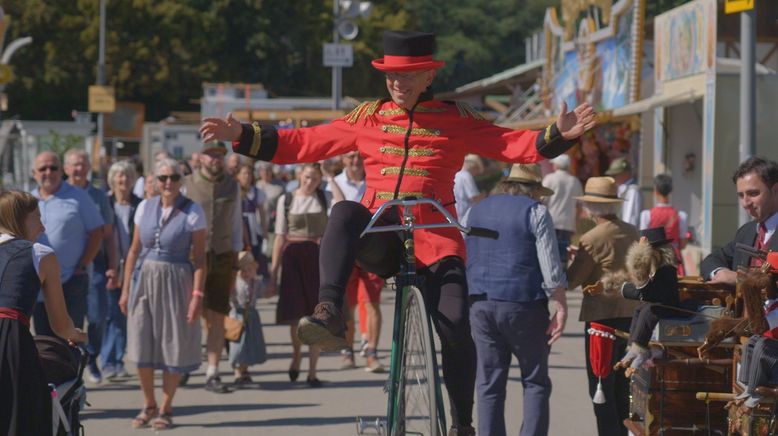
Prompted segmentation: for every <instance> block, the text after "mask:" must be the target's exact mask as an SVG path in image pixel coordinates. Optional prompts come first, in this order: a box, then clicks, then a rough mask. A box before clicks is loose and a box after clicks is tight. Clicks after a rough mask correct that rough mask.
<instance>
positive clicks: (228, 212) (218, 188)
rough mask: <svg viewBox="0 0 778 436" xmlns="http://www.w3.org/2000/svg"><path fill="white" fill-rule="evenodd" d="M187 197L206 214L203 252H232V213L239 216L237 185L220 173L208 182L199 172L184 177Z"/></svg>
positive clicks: (230, 178)
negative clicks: (205, 236) (206, 231)
mask: <svg viewBox="0 0 778 436" xmlns="http://www.w3.org/2000/svg"><path fill="white" fill-rule="evenodd" d="M184 184H185V186H186V196H187V197H189V198H191V199H192V201H194V202H196V203H198V204H200V206H202V208H203V211H204V212H205V222H206V224H207V226H208V237H207V238H206V239H205V249H206V251H213V252H214V253H216V254H221V253H225V252H228V251H232V222H233V219H234V218H235V216H234V214H236V213H237V214H239V213H240V212H241V211H240V207H241V205H240V203H238V202H237V201H236V199H237V197H238V182H236V181H235V180H234V179H233V178H232V177H228V176H226V175H224V174H222V176H221V177H219V178H217V179H215V180H209V179H207V178H205V176H203V175H202V173H200V171H195V172H194V173H192V174H190V175H188V176H186V177H185V178H184Z"/></svg>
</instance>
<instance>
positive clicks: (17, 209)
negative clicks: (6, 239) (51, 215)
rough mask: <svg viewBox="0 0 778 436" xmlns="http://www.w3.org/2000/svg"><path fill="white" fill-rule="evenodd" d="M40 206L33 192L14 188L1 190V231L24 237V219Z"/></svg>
mask: <svg viewBox="0 0 778 436" xmlns="http://www.w3.org/2000/svg"><path fill="white" fill-rule="evenodd" d="M37 208H38V199H37V198H35V197H33V196H32V194H30V193H27V192H23V191H17V190H14V189H8V190H0V232H3V233H8V234H10V235H13V236H16V237H17V238H23V237H24V220H25V219H26V218H27V215H29V214H31V213H33V212H35V209H37Z"/></svg>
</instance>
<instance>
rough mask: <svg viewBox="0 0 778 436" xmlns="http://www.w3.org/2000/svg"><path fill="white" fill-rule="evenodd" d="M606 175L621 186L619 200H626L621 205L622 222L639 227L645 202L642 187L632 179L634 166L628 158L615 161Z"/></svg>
mask: <svg viewBox="0 0 778 436" xmlns="http://www.w3.org/2000/svg"><path fill="white" fill-rule="evenodd" d="M605 175H606V176H611V177H613V179H614V180H616V183H618V184H619V192H618V194H619V198H621V199H623V200H624V203H622V204H621V220H622V221H624V222H626V223H630V224H632V225H633V226H635V227H638V225H639V220H640V211H641V210H643V207H642V203H643V200H642V198H641V197H640V187H639V186H638V185H637V184H636V183H635V179H634V178H633V177H632V165H630V163H629V161H628V160H627V158H626V157H619V158H616V159H613V162H611V165H610V167H608V171H605Z"/></svg>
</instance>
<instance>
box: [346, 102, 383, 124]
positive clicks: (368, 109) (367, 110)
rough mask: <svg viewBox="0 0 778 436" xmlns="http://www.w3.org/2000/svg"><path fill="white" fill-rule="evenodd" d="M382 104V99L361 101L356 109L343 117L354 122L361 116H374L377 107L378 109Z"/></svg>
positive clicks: (348, 121) (349, 121)
mask: <svg viewBox="0 0 778 436" xmlns="http://www.w3.org/2000/svg"><path fill="white" fill-rule="evenodd" d="M380 105H381V100H380V99H379V100H374V101H365V102H362V103H360V105H359V106H357V107H355V108H354V110H352V111H351V112H349V113H348V114H346V116H345V117H343V119H344V120H345V121H346V122H347V123H349V124H354V123H356V122H357V121H358V120H359V119H360V118H362V119H364V118H367V117H369V116H372V115H373V114H374V113H375V111H376V109H378V106H380Z"/></svg>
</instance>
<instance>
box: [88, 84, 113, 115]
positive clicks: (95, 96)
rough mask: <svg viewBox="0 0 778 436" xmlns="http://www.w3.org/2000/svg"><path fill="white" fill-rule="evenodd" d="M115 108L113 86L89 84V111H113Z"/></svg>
mask: <svg viewBox="0 0 778 436" xmlns="http://www.w3.org/2000/svg"><path fill="white" fill-rule="evenodd" d="M115 110H116V98H115V97H114V88H113V86H98V85H91V86H89V112H102V113H111V112H113V111H115Z"/></svg>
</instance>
